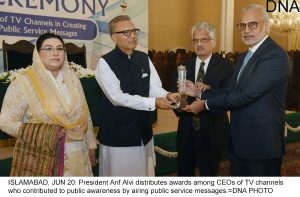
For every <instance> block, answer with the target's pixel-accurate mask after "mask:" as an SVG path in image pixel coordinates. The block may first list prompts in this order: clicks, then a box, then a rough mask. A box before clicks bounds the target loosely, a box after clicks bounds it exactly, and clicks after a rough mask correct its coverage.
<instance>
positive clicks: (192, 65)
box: [186, 57, 196, 82]
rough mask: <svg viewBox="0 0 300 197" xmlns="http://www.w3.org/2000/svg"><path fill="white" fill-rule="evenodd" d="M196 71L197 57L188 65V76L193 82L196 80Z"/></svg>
mask: <svg viewBox="0 0 300 197" xmlns="http://www.w3.org/2000/svg"><path fill="white" fill-rule="evenodd" d="M195 72H196V57H195V58H193V59H192V61H190V64H189V65H187V74H186V75H187V76H186V78H187V79H188V80H190V81H192V82H195Z"/></svg>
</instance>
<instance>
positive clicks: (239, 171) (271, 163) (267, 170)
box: [229, 151, 282, 176]
mask: <svg viewBox="0 0 300 197" xmlns="http://www.w3.org/2000/svg"><path fill="white" fill-rule="evenodd" d="M229 159H230V172H231V176H280V174H281V163H282V158H276V159H259V160H244V159H241V158H239V157H238V156H237V155H236V154H235V152H234V151H230V153H229Z"/></svg>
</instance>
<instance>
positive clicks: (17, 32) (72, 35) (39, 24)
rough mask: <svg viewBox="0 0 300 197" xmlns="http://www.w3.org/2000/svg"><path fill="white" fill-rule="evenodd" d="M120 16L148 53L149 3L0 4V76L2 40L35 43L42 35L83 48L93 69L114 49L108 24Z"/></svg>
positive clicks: (53, 0) (69, 0) (63, 0)
mask: <svg viewBox="0 0 300 197" xmlns="http://www.w3.org/2000/svg"><path fill="white" fill-rule="evenodd" d="M121 5H123V7H126V6H124V5H127V7H126V8H125V9H123V8H121ZM120 14H127V15H129V16H130V17H131V19H132V21H133V22H134V23H135V26H136V27H137V28H139V29H140V30H141V32H140V34H139V45H138V50H142V51H144V52H147V50H148V0H142V1H141V0H38V1H37V0H0V41H1V46H0V49H1V54H0V72H1V71H3V52H2V42H3V40H5V42H6V43H9V44H12V43H15V42H17V41H19V40H28V41H30V42H32V43H35V42H36V39H37V37H38V36H39V35H41V34H43V33H45V32H52V33H55V34H58V35H60V36H62V37H63V39H64V41H65V43H67V42H72V43H74V44H76V45H78V46H80V47H81V46H82V44H85V46H86V49H87V54H86V57H87V65H88V67H90V68H95V66H96V65H97V62H98V60H99V58H100V57H101V56H102V55H103V54H105V53H107V52H109V51H110V50H111V49H112V48H114V47H115V45H114V43H113V42H112V40H111V38H110V35H109V30H108V23H109V21H110V20H111V19H112V18H114V17H115V16H117V15H120Z"/></svg>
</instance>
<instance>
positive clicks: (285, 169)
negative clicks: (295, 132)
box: [220, 142, 300, 176]
mask: <svg viewBox="0 0 300 197" xmlns="http://www.w3.org/2000/svg"><path fill="white" fill-rule="evenodd" d="M285 148H286V153H285V155H284V157H283V161H282V166H281V176H300V142H294V143H291V144H287V145H286V146H285ZM220 176H230V172H229V161H228V160H227V161H222V162H221V166H220Z"/></svg>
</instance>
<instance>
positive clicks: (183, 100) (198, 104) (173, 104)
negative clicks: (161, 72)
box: [155, 80, 210, 114]
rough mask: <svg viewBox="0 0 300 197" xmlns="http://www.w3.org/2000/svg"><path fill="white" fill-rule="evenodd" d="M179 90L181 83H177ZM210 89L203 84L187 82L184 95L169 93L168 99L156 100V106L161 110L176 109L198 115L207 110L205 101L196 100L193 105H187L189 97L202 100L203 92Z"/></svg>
mask: <svg viewBox="0 0 300 197" xmlns="http://www.w3.org/2000/svg"><path fill="white" fill-rule="evenodd" d="M177 87H178V88H179V83H178V82H177ZM208 89H210V86H209V85H206V84H204V83H202V82H196V83H195V84H194V83H193V82H192V81H189V80H186V84H185V91H184V93H178V92H176V93H168V94H167V96H166V97H167V98H160V97H159V98H156V101H155V106H156V107H157V108H159V109H176V110H180V111H185V112H191V113H194V114H197V113H199V112H202V111H204V110H205V109H206V107H205V101H204V100H195V101H194V102H192V103H191V104H188V103H187V96H191V97H196V98H200V97H201V94H202V92H204V91H205V90H208Z"/></svg>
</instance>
